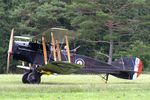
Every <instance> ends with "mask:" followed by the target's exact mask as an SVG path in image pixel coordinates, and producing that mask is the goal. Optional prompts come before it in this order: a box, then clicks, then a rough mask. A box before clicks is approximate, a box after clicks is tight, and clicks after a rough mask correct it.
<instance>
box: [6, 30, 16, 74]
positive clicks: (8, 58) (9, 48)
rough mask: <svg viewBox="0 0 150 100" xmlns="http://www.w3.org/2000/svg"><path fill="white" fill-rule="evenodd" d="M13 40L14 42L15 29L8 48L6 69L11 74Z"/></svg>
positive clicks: (12, 31)
mask: <svg viewBox="0 0 150 100" xmlns="http://www.w3.org/2000/svg"><path fill="white" fill-rule="evenodd" d="M13 40H14V28H13V29H12V30H11V34H10V40H9V47H8V55H7V69H6V73H8V72H9V65H10V57H11V54H12V48H13Z"/></svg>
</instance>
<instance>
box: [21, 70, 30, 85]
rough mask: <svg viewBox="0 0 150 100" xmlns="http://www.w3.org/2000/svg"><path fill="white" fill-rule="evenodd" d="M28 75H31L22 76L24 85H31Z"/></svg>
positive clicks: (27, 73)
mask: <svg viewBox="0 0 150 100" xmlns="http://www.w3.org/2000/svg"><path fill="white" fill-rule="evenodd" d="M28 75H29V72H26V73H24V74H23V76H22V83H24V84H28V83H29V81H28V79H27V78H28Z"/></svg>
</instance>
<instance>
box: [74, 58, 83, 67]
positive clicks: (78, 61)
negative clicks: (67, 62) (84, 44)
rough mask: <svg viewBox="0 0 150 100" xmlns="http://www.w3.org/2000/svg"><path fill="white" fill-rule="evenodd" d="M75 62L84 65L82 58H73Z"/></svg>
mask: <svg viewBox="0 0 150 100" xmlns="http://www.w3.org/2000/svg"><path fill="white" fill-rule="evenodd" d="M75 64H79V65H85V62H84V60H83V59H82V58H78V59H76V60H75Z"/></svg>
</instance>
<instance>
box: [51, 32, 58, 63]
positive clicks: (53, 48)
mask: <svg viewBox="0 0 150 100" xmlns="http://www.w3.org/2000/svg"><path fill="white" fill-rule="evenodd" d="M51 38H52V50H53V55H54V61H57V58H56V49H55V40H54V34H53V32H51Z"/></svg>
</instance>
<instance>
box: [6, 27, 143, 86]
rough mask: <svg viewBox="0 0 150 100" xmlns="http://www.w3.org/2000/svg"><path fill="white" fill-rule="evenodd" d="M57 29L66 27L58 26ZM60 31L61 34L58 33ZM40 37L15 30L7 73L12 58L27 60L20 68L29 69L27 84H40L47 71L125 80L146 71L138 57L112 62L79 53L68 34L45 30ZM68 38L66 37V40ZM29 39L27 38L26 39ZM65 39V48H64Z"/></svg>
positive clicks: (25, 78)
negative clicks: (69, 39)
mask: <svg viewBox="0 0 150 100" xmlns="http://www.w3.org/2000/svg"><path fill="white" fill-rule="evenodd" d="M54 30H65V29H57V28H55V29H54ZM56 33H58V34H56ZM38 37H40V39H39V38H37V37H33V38H30V37H22V36H14V29H12V31H11V34H10V42H9V49H8V58H7V72H8V71H9V65H10V58H11V56H13V59H16V60H20V61H22V62H26V63H23V64H22V65H18V66H17V67H19V68H22V69H25V70H26V71H25V73H24V75H23V77H22V82H23V83H29V84H39V83H40V82H41V76H42V75H43V74H50V73H57V74H71V73H74V74H106V77H103V78H104V79H105V80H106V81H107V80H108V75H113V76H115V77H118V78H122V79H129V80H133V79H136V78H137V77H138V76H139V75H140V74H141V72H142V61H141V60H140V59H139V58H137V57H125V58H121V59H118V60H116V61H113V62H112V64H107V63H106V62H103V61H100V60H97V59H94V58H91V57H87V56H84V55H79V54H76V53H75V51H76V50H77V49H78V48H79V46H78V47H77V48H74V49H72V50H70V48H69V43H68V37H67V33H64V34H62V33H59V32H55V31H51V32H45V33H43V34H42V35H40V36H38ZM63 38H64V39H63ZM23 40H26V41H23ZM62 42H63V44H65V48H63V49H61V47H60V44H61V43H62Z"/></svg>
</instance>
